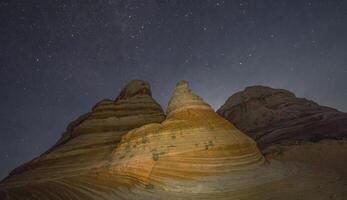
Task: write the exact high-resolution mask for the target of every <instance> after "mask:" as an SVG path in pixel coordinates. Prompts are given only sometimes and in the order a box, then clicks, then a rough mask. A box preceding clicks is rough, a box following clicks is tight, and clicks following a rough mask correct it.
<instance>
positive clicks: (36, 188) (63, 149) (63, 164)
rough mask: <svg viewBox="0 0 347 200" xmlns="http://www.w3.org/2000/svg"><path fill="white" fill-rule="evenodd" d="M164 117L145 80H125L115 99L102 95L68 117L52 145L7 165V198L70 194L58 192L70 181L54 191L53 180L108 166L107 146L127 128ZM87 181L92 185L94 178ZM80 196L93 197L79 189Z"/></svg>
mask: <svg viewBox="0 0 347 200" xmlns="http://www.w3.org/2000/svg"><path fill="white" fill-rule="evenodd" d="M137 97H139V98H137ZM164 119H165V115H164V112H163V109H162V108H161V107H160V105H159V104H158V103H157V102H156V101H155V100H154V99H153V98H152V97H151V91H150V86H149V84H148V82H146V81H141V80H134V81H131V82H130V83H129V84H127V85H126V87H125V88H124V89H123V90H122V92H121V94H120V95H119V96H118V98H117V100H116V101H113V100H110V99H104V100H102V101H100V102H99V103H97V104H96V105H95V106H94V107H93V109H92V110H91V111H90V112H89V113H87V114H85V115H82V116H81V117H79V118H78V119H77V120H75V121H74V122H72V123H70V125H69V126H68V128H67V131H66V132H65V133H64V134H63V135H62V137H61V138H60V140H59V141H58V142H57V144H56V145H54V146H53V147H52V148H51V149H50V150H49V151H47V152H46V153H44V154H42V155H41V156H39V157H37V158H35V159H33V160H32V161H30V162H28V163H26V164H24V165H22V166H20V167H18V168H17V169H15V170H13V171H12V173H11V174H10V176H9V177H7V178H6V179H5V180H4V181H2V182H1V183H0V188H2V189H3V188H5V191H6V192H7V193H8V195H9V197H11V198H10V199H12V198H13V199H17V198H18V199H25V198H27V197H26V195H28V194H30V195H31V194H32V195H33V196H34V197H35V199H75V198H74V197H73V196H64V195H63V194H64V193H69V192H71V191H74V189H73V186H72V185H67V186H64V188H65V189H64V190H62V191H59V189H57V188H59V187H62V186H61V185H60V184H58V183H56V182H54V181H53V180H60V181H62V182H65V181H67V180H70V181H72V182H79V181H80V180H82V179H85V178H86V176H88V174H93V173H95V172H97V171H102V170H103V169H104V168H106V166H108V167H110V166H111V160H110V159H111V157H112V156H111V155H112V152H113V151H114V149H115V148H116V147H117V144H118V143H119V141H120V139H121V136H122V135H124V134H126V133H127V132H128V131H129V130H131V129H134V128H137V127H140V126H142V125H145V124H148V123H154V122H157V123H159V122H161V121H163V120H164ZM90 183H91V184H94V186H95V187H98V184H97V183H95V182H93V181H91V182H90ZM59 185H60V186H59ZM52 188H53V189H52ZM54 188H55V189H54ZM75 189H76V188H75ZM74 192H75V193H77V194H78V193H80V192H79V191H74ZM30 195H29V196H30ZM60 195H62V196H60ZM77 196H78V195H77ZM36 197H37V198H36ZM80 198H81V199H95V198H93V197H92V196H90V197H88V195H87V196H85V195H82V194H80Z"/></svg>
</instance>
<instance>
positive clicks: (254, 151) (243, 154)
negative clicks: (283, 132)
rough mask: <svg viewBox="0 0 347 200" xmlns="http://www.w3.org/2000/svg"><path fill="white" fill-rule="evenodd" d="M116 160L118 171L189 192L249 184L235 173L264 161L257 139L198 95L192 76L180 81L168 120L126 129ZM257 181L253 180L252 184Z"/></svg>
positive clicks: (164, 187) (160, 187) (149, 184)
mask: <svg viewBox="0 0 347 200" xmlns="http://www.w3.org/2000/svg"><path fill="white" fill-rule="evenodd" d="M113 160H114V162H117V163H118V164H117V165H115V168H114V170H115V171H116V173H117V174H118V175H121V176H127V177H129V178H130V179H134V180H137V181H138V182H141V183H143V184H145V185H146V186H147V187H153V188H157V189H158V190H162V191H167V192H168V191H170V192H175V193H186V194H187V196H186V197H188V196H190V195H192V194H199V193H203V194H204V193H205V194H206V193H215V194H217V193H218V191H219V192H221V191H223V192H227V191H229V190H230V189H231V188H232V187H231V186H230V184H232V183H233V184H234V189H235V188H237V187H242V186H243V187H245V185H244V184H242V183H240V182H238V183H240V184H239V185H237V184H236V182H237V181H236V182H235V180H234V181H230V180H232V178H230V177H233V175H235V174H236V173H238V172H240V171H249V170H250V171H251V170H254V169H256V168H258V167H259V166H262V165H263V163H264V158H263V156H262V155H261V153H260V151H259V150H258V148H257V145H256V143H255V142H254V141H253V140H252V139H251V138H249V137H248V136H246V135H245V134H243V133H241V132H240V131H239V130H238V129H236V128H235V127H234V126H233V125H232V124H231V123H229V122H228V121H227V120H225V119H223V118H222V117H220V116H218V115H217V114H216V113H215V112H214V111H213V109H212V108H211V107H210V106H209V105H208V104H207V103H205V102H204V101H203V100H202V99H201V98H200V97H198V96H197V95H195V94H193V93H192V92H191V91H190V89H189V88H188V83H187V82H186V81H181V82H179V83H178V84H177V86H176V89H175V92H174V95H173V97H172V98H171V100H170V102H169V105H168V108H167V119H166V120H165V121H164V122H162V123H152V124H148V125H144V126H142V127H140V128H137V129H134V130H132V131H130V132H129V133H128V134H126V135H125V136H124V137H123V138H122V141H121V143H120V144H119V146H118V148H117V149H116V151H115V152H114V154H113ZM228 178H229V179H228ZM229 181H230V182H229ZM256 183H258V182H256V181H255V182H252V180H250V181H249V182H248V185H247V187H251V186H252V184H256ZM188 194H189V195H188Z"/></svg>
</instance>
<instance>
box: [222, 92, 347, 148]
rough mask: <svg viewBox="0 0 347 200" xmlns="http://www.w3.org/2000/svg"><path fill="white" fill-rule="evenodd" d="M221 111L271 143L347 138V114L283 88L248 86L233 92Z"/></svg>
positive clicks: (263, 143) (262, 143) (262, 145)
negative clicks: (297, 95) (299, 96)
mask: <svg viewBox="0 0 347 200" xmlns="http://www.w3.org/2000/svg"><path fill="white" fill-rule="evenodd" d="M217 113H218V114H219V115H221V116H222V117H224V118H225V119H227V120H229V121H230V122H232V123H233V124H235V126H236V127H237V128H238V129H240V130H241V131H243V132H244V133H246V134H247V135H249V136H250V137H252V138H253V139H254V140H256V141H257V143H258V144H259V146H260V148H261V149H265V148H266V147H268V146H269V145H271V144H276V143H288V142H294V141H318V140H321V139H327V138H330V139H341V138H346V137H347V114H346V113H342V112H339V111H337V110H335V109H333V108H329V107H325V106H320V105H318V104H317V103H315V102H313V101H309V100H307V99H303V98H297V97H296V96H295V95H294V94H293V93H291V92H289V91H287V90H283V89H273V88H270V87H264V86H252V87H247V88H246V89H245V90H244V91H241V92H238V93H236V94H234V95H232V96H231V97H230V98H229V99H228V100H227V101H226V102H225V104H224V105H223V106H222V107H221V108H219V109H218V111H217Z"/></svg>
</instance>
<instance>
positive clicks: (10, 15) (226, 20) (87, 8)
mask: <svg viewBox="0 0 347 200" xmlns="http://www.w3.org/2000/svg"><path fill="white" fill-rule="evenodd" d="M346 10H347V1H343V0H325V1H323V0H315V1H304V0H253V1H247V0H243V1H240V0H235V1H234V0H233V1H201V0H196V1H191V0H188V1H183V0H182V1H174V0H148V1H143V0H138V1H137V0H129V1H112V0H108V1H105V0H100V1H92V0H89V1H87V0H75V1H72V0H71V1H63V0H56V1H53V0H51V1H40V2H39V1H32V2H31V1H16V0H3V1H1V3H0V16H1V21H0V23H1V24H0V44H1V45H0V92H1V99H0V103H1V110H0V119H1V122H0V127H1V132H0V137H1V138H0V178H1V177H4V176H5V175H6V174H7V173H8V172H9V171H10V170H11V169H13V168H14V167H16V166H18V165H19V164H21V163H23V162H25V161H28V160H30V159H32V158H33V157H35V156H37V155H39V154H40V153H42V152H44V151H45V150H47V149H48V148H49V147H50V146H52V145H53V144H54V143H55V141H56V140H57V139H58V138H59V137H60V135H61V133H62V132H63V131H64V129H65V127H66V125H67V124H68V122H70V121H72V120H73V119H75V118H76V117H78V116H79V115H81V114H83V113H85V112H88V110H89V109H90V108H91V107H92V106H93V105H94V104H95V103H96V102H97V101H99V100H101V99H103V98H115V97H116V96H117V94H118V93H119V91H120V89H121V88H122V87H123V86H124V85H125V84H126V83H127V82H128V81H129V80H131V79H144V80H147V81H149V82H150V83H151V86H152V90H153V96H154V98H156V99H157V100H158V101H159V102H160V103H161V105H162V106H163V107H164V108H165V107H166V104H167V101H168V99H169V97H170V95H171V94H172V90H173V88H174V85H175V82H176V81H177V80H180V79H186V80H189V81H190V83H191V86H192V88H193V89H194V91H196V92H197V93H198V94H199V95H200V96H201V97H203V98H204V99H205V100H206V101H207V102H209V103H210V104H211V105H212V106H213V107H214V108H218V107H219V106H220V105H221V104H222V103H224V101H225V100H226V98H227V97H229V96H230V95H231V94H233V93H235V92H237V91H239V90H242V89H243V88H245V87H247V86H250V85H256V84H260V85H268V86H271V87H275V88H285V89H289V90H291V91H293V92H294V93H296V94H297V95H298V96H300V97H305V98H308V99H312V100H314V101H316V102H318V103H320V104H322V105H327V106H331V107H334V108H337V109H339V110H342V111H347V104H346V102H347V101H346V100H347V45H346V44H347V38H346V35H347V26H346V24H347V12H346Z"/></svg>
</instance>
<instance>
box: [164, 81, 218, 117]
mask: <svg viewBox="0 0 347 200" xmlns="http://www.w3.org/2000/svg"><path fill="white" fill-rule="evenodd" d="M186 109H206V110H212V111H213V109H212V108H211V106H210V105H208V104H207V103H205V102H204V101H203V100H202V98H201V97H199V96H198V95H196V94H194V93H193V92H192V91H191V89H190V88H189V83H188V81H185V80H182V81H179V82H178V83H177V84H176V88H175V91H174V94H173V96H172V97H171V99H170V101H169V104H168V107H167V110H166V113H167V115H168V117H170V116H171V115H172V114H174V113H177V112H180V111H183V110H186Z"/></svg>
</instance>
